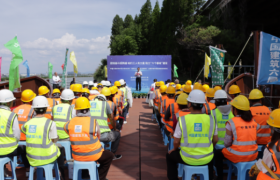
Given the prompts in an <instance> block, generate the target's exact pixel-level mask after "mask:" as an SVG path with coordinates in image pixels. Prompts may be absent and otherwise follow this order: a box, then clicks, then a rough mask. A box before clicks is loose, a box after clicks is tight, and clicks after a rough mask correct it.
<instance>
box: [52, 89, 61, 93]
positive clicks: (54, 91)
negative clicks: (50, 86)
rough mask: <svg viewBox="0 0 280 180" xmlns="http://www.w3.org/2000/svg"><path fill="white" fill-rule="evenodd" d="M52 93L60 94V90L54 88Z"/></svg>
mask: <svg viewBox="0 0 280 180" xmlns="http://www.w3.org/2000/svg"><path fill="white" fill-rule="evenodd" d="M54 93H59V94H60V93H61V92H60V90H59V89H54V90H53V92H52V94H54Z"/></svg>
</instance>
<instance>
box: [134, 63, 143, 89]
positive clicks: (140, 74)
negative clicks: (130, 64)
mask: <svg viewBox="0 0 280 180" xmlns="http://www.w3.org/2000/svg"><path fill="white" fill-rule="evenodd" d="M135 76H136V91H138V86H139V91H141V76H142V72H141V71H140V68H139V67H138V68H137V72H135Z"/></svg>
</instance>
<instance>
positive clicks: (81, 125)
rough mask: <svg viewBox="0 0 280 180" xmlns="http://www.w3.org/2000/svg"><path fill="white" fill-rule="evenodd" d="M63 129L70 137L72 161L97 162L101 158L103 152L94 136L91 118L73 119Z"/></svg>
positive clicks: (94, 125)
mask: <svg viewBox="0 0 280 180" xmlns="http://www.w3.org/2000/svg"><path fill="white" fill-rule="evenodd" d="M101 102H105V101H101ZM91 103H92V102H91ZM64 129H65V131H66V132H67V133H68V134H69V136H70V141H71V147H72V156H73V159H74V160H76V161H97V160H98V159H99V158H100V157H101V155H102V152H103V151H104V150H103V148H102V145H101V143H100V142H99V140H98V138H97V136H96V135H95V133H96V131H95V129H96V120H95V119H94V118H93V117H74V118H73V119H72V120H71V121H69V122H67V123H66V124H65V126H64Z"/></svg>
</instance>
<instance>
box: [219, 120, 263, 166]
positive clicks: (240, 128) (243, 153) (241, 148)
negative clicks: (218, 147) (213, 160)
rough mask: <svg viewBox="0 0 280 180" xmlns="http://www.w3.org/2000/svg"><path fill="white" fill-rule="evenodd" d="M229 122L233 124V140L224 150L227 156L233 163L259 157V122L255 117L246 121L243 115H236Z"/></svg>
mask: <svg viewBox="0 0 280 180" xmlns="http://www.w3.org/2000/svg"><path fill="white" fill-rule="evenodd" d="M227 123H229V124H230V126H231V130H232V134H233V142H232V145H231V146H230V147H228V148H224V149H223V150H222V153H223V154H224V156H225V158H227V159H228V160H230V161H231V162H233V163H238V162H248V161H254V160H255V159H256V158H257V157H258V145H257V129H258V128H257V126H258V124H257V123H256V122H255V121H254V120H253V119H252V120H251V121H250V122H246V121H244V120H243V119H242V118H241V117H234V118H232V119H230V120H229V121H228V122H227Z"/></svg>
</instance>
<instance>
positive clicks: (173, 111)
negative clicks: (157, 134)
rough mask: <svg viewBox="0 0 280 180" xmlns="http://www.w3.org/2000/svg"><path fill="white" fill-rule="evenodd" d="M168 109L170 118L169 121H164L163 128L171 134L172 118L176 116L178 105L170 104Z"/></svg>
mask: <svg viewBox="0 0 280 180" xmlns="http://www.w3.org/2000/svg"><path fill="white" fill-rule="evenodd" d="M169 107H170V108H169V109H170V114H171V116H170V119H169V121H167V120H164V121H165V128H166V129H167V131H169V132H171V133H173V116H174V115H175V114H177V113H178V112H179V111H180V109H179V105H178V104H177V103H176V102H174V103H172V104H170V105H169Z"/></svg>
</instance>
